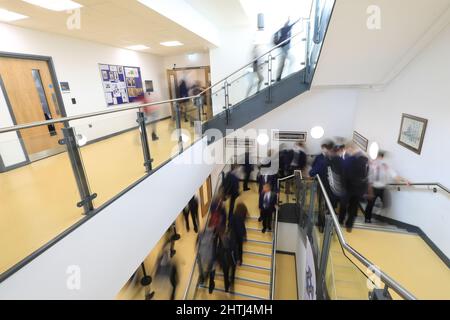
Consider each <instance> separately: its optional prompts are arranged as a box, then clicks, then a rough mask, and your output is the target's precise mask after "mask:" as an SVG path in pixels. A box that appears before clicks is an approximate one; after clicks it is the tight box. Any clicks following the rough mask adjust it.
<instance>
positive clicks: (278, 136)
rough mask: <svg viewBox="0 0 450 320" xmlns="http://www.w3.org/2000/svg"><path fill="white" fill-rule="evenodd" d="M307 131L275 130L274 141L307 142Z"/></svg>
mask: <svg viewBox="0 0 450 320" xmlns="http://www.w3.org/2000/svg"><path fill="white" fill-rule="evenodd" d="M307 136H308V133H307V132H296V131H275V132H274V133H273V140H274V141H294V142H306V137H307Z"/></svg>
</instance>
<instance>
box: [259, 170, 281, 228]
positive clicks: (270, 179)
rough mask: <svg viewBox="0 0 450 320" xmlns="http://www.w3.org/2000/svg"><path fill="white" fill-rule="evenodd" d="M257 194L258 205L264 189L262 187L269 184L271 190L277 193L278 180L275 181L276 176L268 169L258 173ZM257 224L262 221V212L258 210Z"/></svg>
mask: <svg viewBox="0 0 450 320" xmlns="http://www.w3.org/2000/svg"><path fill="white" fill-rule="evenodd" d="M257 180H258V194H259V203H260V202H261V197H262V196H263V189H264V185H266V184H269V185H270V188H271V190H273V191H274V192H275V193H276V192H278V186H277V184H278V180H277V175H276V174H273V172H271V170H270V168H269V169H267V168H261V169H260V172H259V174H258V178H257ZM258 221H259V222H262V221H263V212H262V210H261V208H260V210H259V219H258Z"/></svg>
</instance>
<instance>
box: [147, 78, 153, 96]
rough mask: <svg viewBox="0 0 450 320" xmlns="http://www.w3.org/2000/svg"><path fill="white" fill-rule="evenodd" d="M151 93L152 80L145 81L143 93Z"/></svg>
mask: <svg viewBox="0 0 450 320" xmlns="http://www.w3.org/2000/svg"><path fill="white" fill-rule="evenodd" d="M153 91H154V89H153V80H145V92H146V93H152V92H153Z"/></svg>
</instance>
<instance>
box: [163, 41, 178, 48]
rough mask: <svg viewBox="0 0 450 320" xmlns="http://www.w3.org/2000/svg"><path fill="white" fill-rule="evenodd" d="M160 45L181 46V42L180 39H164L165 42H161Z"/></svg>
mask: <svg viewBox="0 0 450 320" xmlns="http://www.w3.org/2000/svg"><path fill="white" fill-rule="evenodd" d="M160 45H162V46H165V47H178V46H182V45H183V44H182V43H181V42H180V41H166V42H161V43H160Z"/></svg>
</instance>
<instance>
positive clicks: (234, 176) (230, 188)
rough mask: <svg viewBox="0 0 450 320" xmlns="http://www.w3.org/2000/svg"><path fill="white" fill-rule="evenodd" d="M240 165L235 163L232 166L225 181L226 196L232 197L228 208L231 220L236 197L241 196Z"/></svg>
mask: <svg viewBox="0 0 450 320" xmlns="http://www.w3.org/2000/svg"><path fill="white" fill-rule="evenodd" d="M238 170H239V167H238V166H236V165H233V166H232V167H231V171H229V172H228V173H227V174H226V176H225V180H224V183H223V187H224V192H225V197H226V198H229V199H230V207H229V209H228V221H230V219H231V217H232V216H233V212H234V205H235V203H236V199H237V198H238V197H239V189H240V186H239V177H238Z"/></svg>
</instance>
